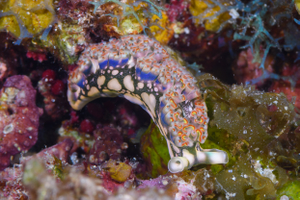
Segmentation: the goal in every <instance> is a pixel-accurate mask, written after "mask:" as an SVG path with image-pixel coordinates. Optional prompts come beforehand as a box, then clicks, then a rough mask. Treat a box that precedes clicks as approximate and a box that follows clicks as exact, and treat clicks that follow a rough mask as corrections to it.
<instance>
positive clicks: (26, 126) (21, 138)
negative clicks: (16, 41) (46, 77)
mask: <svg viewBox="0 0 300 200" xmlns="http://www.w3.org/2000/svg"><path fill="white" fill-rule="evenodd" d="M35 96H36V91H35V89H34V88H33V87H32V85H31V81H30V79H29V78H28V77H27V76H21V75H17V76H12V77H9V78H7V79H6V81H5V83H4V85H3V88H2V90H1V92H0V100H1V102H0V105H1V109H0V130H1V131H0V160H1V162H0V170H3V169H4V168H5V167H7V166H8V165H9V164H10V156H12V155H15V154H18V153H20V152H23V151H27V150H29V149H30V148H31V147H32V146H33V145H34V144H35V143H36V141H37V135H38V126H39V117H40V116H41V115H42V113H43V111H42V109H40V108H38V107H37V106H36V104H35Z"/></svg>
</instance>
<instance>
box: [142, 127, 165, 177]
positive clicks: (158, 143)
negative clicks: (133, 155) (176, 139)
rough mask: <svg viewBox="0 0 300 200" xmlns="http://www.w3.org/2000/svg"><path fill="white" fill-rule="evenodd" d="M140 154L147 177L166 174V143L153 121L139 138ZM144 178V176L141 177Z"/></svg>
mask: <svg viewBox="0 0 300 200" xmlns="http://www.w3.org/2000/svg"><path fill="white" fill-rule="evenodd" d="M140 144H141V152H142V156H143V158H144V160H145V162H146V163H147V172H148V174H147V176H149V177H152V178H156V177H158V176H159V175H163V174H166V173H167V172H168V162H169V160H170V155H169V150H168V147H167V142H166V140H165V138H164V136H163V135H162V134H161V133H160V131H159V129H158V128H157V126H156V125H155V123H154V122H153V121H151V124H150V126H149V127H148V129H147V130H146V132H145V133H144V134H143V136H142V137H141V143H140ZM141 176H143V178H146V177H145V175H141Z"/></svg>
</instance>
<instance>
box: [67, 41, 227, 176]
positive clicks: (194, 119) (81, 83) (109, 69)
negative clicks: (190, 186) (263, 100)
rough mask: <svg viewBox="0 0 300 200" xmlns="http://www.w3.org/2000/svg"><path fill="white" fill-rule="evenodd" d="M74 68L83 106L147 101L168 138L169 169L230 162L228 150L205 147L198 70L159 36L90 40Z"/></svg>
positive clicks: (71, 92) (72, 91)
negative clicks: (168, 48) (112, 101)
mask: <svg viewBox="0 0 300 200" xmlns="http://www.w3.org/2000/svg"><path fill="white" fill-rule="evenodd" d="M78 65H79V67H78V68H77V69H76V70H74V71H73V72H71V74H70V76H69V83H68V100H69V102H70V104H71V106H72V107H73V108H74V109H76V110H79V109H81V108H82V107H83V106H85V105H86V104H87V103H88V102H90V101H92V100H94V99H96V98H99V97H115V96H121V97H124V98H126V99H128V100H129V101H131V102H133V103H135V104H138V105H140V106H142V107H143V108H144V109H145V110H146V111H147V112H148V113H149V114H150V115H151V117H152V119H153V121H154V122H155V123H156V125H157V126H158V127H159V129H160V131H161V133H162V134H163V135H164V137H165V138H166V141H167V144H168V149H169V153H170V157H171V159H170V161H169V170H170V171H171V172H174V173H175V172H180V171H182V170H184V169H188V168H191V167H192V166H193V165H196V164H216V163H219V164H221V163H227V162H228V157H227V154H226V153H225V152H223V151H220V150H217V149H201V147H200V143H203V142H204V141H205V140H206V138H207V124H208V120H209V119H208V116H207V108H206V105H205V102H204V100H203V99H202V94H201V91H200V88H199V87H198V85H197V84H196V83H197V81H196V79H195V78H194V77H193V75H192V74H191V73H190V72H189V71H188V70H186V68H185V67H183V66H181V65H180V64H179V63H177V62H176V61H175V60H174V59H173V58H172V57H171V56H170V55H169V54H168V52H167V51H166V49H165V48H164V47H163V46H162V45H160V43H159V42H157V41H156V40H154V39H151V38H149V37H147V36H145V35H134V36H124V37H121V38H120V39H111V40H110V41H109V42H103V43H100V44H91V45H90V46H89V47H88V48H86V49H85V51H84V52H83V53H82V55H81V57H80V58H79V61H78Z"/></svg>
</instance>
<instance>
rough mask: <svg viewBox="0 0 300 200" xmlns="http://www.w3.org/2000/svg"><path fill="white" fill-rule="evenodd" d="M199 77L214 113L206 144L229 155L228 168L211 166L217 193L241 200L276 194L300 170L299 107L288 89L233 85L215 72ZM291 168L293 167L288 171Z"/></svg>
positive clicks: (207, 103) (210, 115)
mask: <svg viewBox="0 0 300 200" xmlns="http://www.w3.org/2000/svg"><path fill="white" fill-rule="evenodd" d="M197 80H198V83H199V86H200V88H201V89H203V90H205V91H206V92H205V93H204V94H205V95H204V97H205V101H206V105H207V108H208V116H209V118H210V122H209V127H208V138H207V141H206V142H205V143H204V144H202V145H201V147H203V148H205V149H208V148H216V149H222V150H223V151H226V152H227V153H228V155H229V163H228V164H226V165H223V169H220V167H217V166H214V165H211V167H210V170H211V172H213V173H212V174H213V175H214V176H215V180H216V181H217V182H218V184H217V185H218V187H217V188H216V191H215V192H216V193H218V194H219V197H225V196H227V197H232V199H240V200H243V199H250V200H252V199H255V200H256V199H275V198H276V197H277V196H278V195H276V191H277V190H280V191H281V190H282V189H280V188H282V185H284V184H285V183H286V184H291V182H292V181H295V180H296V176H297V175H296V174H294V177H293V176H291V172H293V169H294V170H297V169H298V168H297V167H298V166H297V164H296V163H297V162H296V160H298V163H299V159H297V158H295V157H294V156H293V155H298V154H299V153H300V152H299V148H298V147H297V146H298V145H297V143H298V144H299V142H298V141H299V139H298V137H297V132H296V131H295V130H297V129H296V124H295V111H294V106H293V105H292V103H290V102H289V101H288V100H287V98H286V97H285V96H284V95H283V94H276V93H266V92H261V91H258V90H255V88H253V87H250V86H246V87H244V86H238V85H233V86H231V87H229V86H227V85H225V84H223V83H221V82H220V81H219V80H217V79H216V78H214V77H213V76H211V75H209V74H204V75H201V76H197ZM291 141H293V142H291ZM287 146H288V148H287ZM258 161H259V162H258ZM215 168H216V169H215ZM286 170H292V171H290V173H289V175H287V173H286ZM197 181H198V183H199V184H203V181H202V182H201V180H197ZM292 186H293V185H291V186H290V187H291V188H292ZM293 187H294V186H293ZM298 187H299V185H298ZM277 194H279V193H278V192H277ZM280 194H281V193H280ZM282 194H284V193H282ZM286 194H287V193H286ZM231 195H232V196H231ZM281 196H282V195H281ZM287 196H288V195H287Z"/></svg>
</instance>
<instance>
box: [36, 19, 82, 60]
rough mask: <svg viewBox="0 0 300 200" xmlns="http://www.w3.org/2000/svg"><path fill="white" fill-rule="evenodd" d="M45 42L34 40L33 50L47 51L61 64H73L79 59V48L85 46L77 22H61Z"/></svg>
mask: <svg viewBox="0 0 300 200" xmlns="http://www.w3.org/2000/svg"><path fill="white" fill-rule="evenodd" d="M55 30H56V31H55V32H53V33H52V34H51V35H49V36H48V38H47V40H40V39H35V40H34V41H33V42H34V43H35V44H36V46H35V47H34V48H37V47H42V48H44V49H49V51H50V52H51V53H52V54H54V55H55V56H56V57H57V58H59V60H60V61H61V62H62V63H63V64H67V65H69V64H74V63H76V62H77V60H78V58H79V55H80V54H79V52H80V49H81V46H84V45H85V44H86V41H85V37H84V34H85V32H84V30H83V27H82V26H80V25H78V23H77V22H66V21H62V22H61V24H60V26H57V27H56V29H55Z"/></svg>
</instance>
